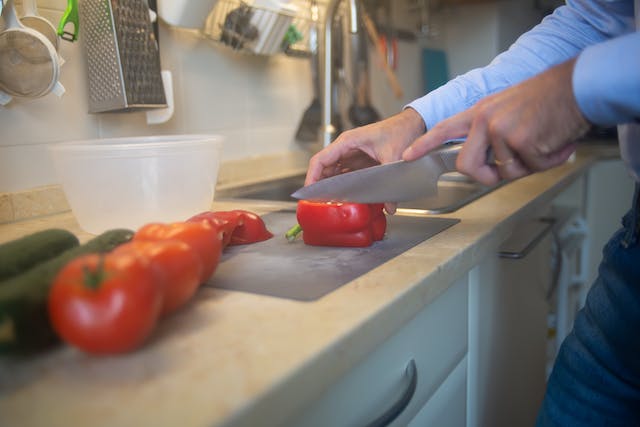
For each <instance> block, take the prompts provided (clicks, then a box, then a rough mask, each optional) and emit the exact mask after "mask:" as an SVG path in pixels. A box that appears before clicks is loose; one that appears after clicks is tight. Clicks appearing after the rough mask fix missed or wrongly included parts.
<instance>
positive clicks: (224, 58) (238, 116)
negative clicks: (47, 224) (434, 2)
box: [0, 0, 532, 192]
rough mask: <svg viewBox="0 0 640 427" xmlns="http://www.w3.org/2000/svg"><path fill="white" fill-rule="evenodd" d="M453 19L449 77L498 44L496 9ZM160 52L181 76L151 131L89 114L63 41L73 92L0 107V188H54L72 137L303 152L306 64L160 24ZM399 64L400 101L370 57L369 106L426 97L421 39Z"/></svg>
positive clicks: (229, 156) (50, 9)
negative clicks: (203, 136) (167, 109)
mask: <svg viewBox="0 0 640 427" xmlns="http://www.w3.org/2000/svg"><path fill="white" fill-rule="evenodd" d="M504 1H506V2H509V1H510V0H504ZM517 1H518V2H521V1H525V0H517ZM526 1H527V2H529V1H530V0H526ZM531 1H532V0H531ZM18 6H20V4H19V3H18ZM38 7H39V11H40V13H41V14H42V15H43V16H45V17H46V18H48V19H50V20H52V21H53V22H55V23H57V22H58V21H59V19H60V16H61V14H62V11H63V10H64V8H65V7H66V0H38ZM448 13H449V15H448V18H445V21H444V23H445V24H446V26H447V37H448V38H447V39H446V40H447V42H446V46H445V47H446V49H447V50H448V52H449V54H450V61H451V67H450V68H451V70H452V73H459V72H464V71H466V70H467V69H470V68H473V67H476V66H480V65H484V64H485V63H487V62H488V61H489V60H491V58H492V56H493V55H495V53H497V46H498V44H499V41H498V40H499V36H498V31H497V30H496V26H497V22H498V17H499V10H498V8H497V6H496V5H495V4H492V3H488V4H484V5H478V6H469V7H464V8H457V9H456V10H453V11H449V12H448ZM399 18H400V19H411V17H405V18H403V17H402V16H400V17H399ZM411 25H413V24H411ZM80 37H82V23H81V27H80ZM160 46H161V61H162V66H163V68H165V69H169V70H171V71H172V73H173V77H174V93H175V97H176V107H175V114H174V116H173V118H172V119H171V120H170V121H169V122H167V123H165V124H162V125H155V126H148V125H147V124H146V121H145V115H144V113H139V112H136V113H117V114H114V113H109V114H99V115H90V114H88V113H87V89H86V81H87V78H86V74H85V67H84V62H83V49H82V46H81V43H80V42H77V43H69V42H65V41H63V42H61V50H60V53H61V55H62V57H64V59H65V60H66V63H65V64H64V66H63V67H62V72H61V82H62V84H63V85H64V86H65V88H66V94H65V95H64V96H63V97H62V98H57V97H56V96H55V95H52V94H49V95H47V96H46V97H44V98H40V99H31V100H24V99H18V100H14V101H12V102H11V103H10V104H9V105H7V106H6V107H0V129H2V131H1V133H0V135H1V136H0V192H10V191H19V190H24V189H29V188H34V187H38V186H42V185H48V184H53V183H56V181H57V180H56V177H55V173H54V171H53V169H52V166H51V164H50V160H49V157H48V153H47V146H48V145H49V144H52V143H56V142H61V141H67V140H75V139H85V138H104V137H114V136H130V135H151V134H178V133H203V132H209V133H217V134H222V135H223V136H224V137H225V138H226V140H225V145H224V148H223V160H233V159H242V158H247V157H254V156H260V155H265V154H277V153H283V152H287V151H290V150H297V149H299V146H298V145H297V143H296V142H295V141H293V135H294V134H295V131H296V128H297V126H298V122H299V120H300V117H301V116H302V113H303V111H304V110H305V108H306V107H307V106H308V104H309V103H310V101H311V97H312V90H311V76H310V66H309V62H308V61H306V60H302V59H297V58H290V57H287V56H284V55H277V56H272V57H268V58H265V57H257V56H252V55H249V54H241V53H237V52H233V51H230V50H229V49H228V48H226V47H225V46H222V45H219V44H217V43H215V42H211V41H208V40H205V39H203V38H201V37H199V36H197V35H196V34H194V33H192V32H188V31H183V30H176V29H171V28H169V27H168V26H166V25H161V32H160ZM399 59H400V65H399V68H398V70H397V74H398V76H399V79H400V81H401V83H402V85H403V87H404V91H405V95H404V97H403V99H399V100H398V99H395V98H394V97H393V95H392V92H391V90H390V89H389V86H388V84H387V83H386V81H385V79H384V77H383V74H382V71H381V70H380V67H379V66H377V65H376V58H375V56H373V55H372V56H371V67H372V84H373V88H372V92H373V93H372V100H373V104H374V106H375V107H376V109H377V110H378V111H379V112H380V113H381V115H382V116H389V115H391V114H394V113H395V112H397V111H399V110H400V109H401V108H402V106H403V105H404V104H405V103H407V102H408V101H410V100H412V99H414V98H415V97H418V96H420V95H421V94H422V78H421V75H422V74H421V70H420V43H408V42H401V43H400V45H399Z"/></svg>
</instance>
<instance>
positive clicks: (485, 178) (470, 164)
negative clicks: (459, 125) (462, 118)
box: [456, 122, 500, 185]
mask: <svg viewBox="0 0 640 427" xmlns="http://www.w3.org/2000/svg"><path fill="white" fill-rule="evenodd" d="M489 146H490V143H489V137H488V135H487V132H486V128H485V126H484V125H483V124H482V123H479V122H476V123H474V124H473V126H472V127H471V129H470V130H469V134H468V135H467V141H466V142H465V143H464V145H463V146H462V150H460V154H459V155H458V159H457V161H456V168H457V169H458V171H459V172H461V173H463V174H465V175H467V176H469V177H471V178H472V179H474V180H476V181H478V182H480V183H482V184H484V185H495V184H497V183H498V182H499V181H500V175H499V174H498V170H497V169H496V167H495V166H494V165H490V164H488V163H487V149H488V148H489Z"/></svg>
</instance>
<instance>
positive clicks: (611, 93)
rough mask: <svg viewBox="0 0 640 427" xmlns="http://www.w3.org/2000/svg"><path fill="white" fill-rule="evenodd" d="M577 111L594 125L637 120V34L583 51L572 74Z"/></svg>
mask: <svg viewBox="0 0 640 427" xmlns="http://www.w3.org/2000/svg"><path fill="white" fill-rule="evenodd" d="M573 92H574V94H575V97H576V101H577V102H578V106H579V107H580V110H582V112H583V114H584V115H585V117H586V118H587V119H588V120H589V121H591V122H592V123H594V124H597V125H601V126H612V125H616V124H621V123H630V122H633V121H634V120H638V118H640V32H635V33H631V34H628V35H626V36H622V37H619V38H615V39H612V40H609V41H606V42H604V43H600V44H597V45H594V46H591V47H588V48H587V49H585V50H584V52H582V53H581V54H580V56H579V57H578V60H577V62H576V66H575V69H574V71H573Z"/></svg>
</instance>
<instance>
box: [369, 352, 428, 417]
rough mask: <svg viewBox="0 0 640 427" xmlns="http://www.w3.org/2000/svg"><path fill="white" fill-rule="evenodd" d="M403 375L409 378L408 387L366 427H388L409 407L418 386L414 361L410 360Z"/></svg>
mask: <svg viewBox="0 0 640 427" xmlns="http://www.w3.org/2000/svg"><path fill="white" fill-rule="evenodd" d="M405 375H406V376H408V377H409V386H408V387H407V389H406V390H405V391H404V393H402V396H400V398H399V399H398V400H397V401H396V402H395V403H394V404H393V405H391V407H390V408H389V409H388V410H387V411H386V412H385V413H384V414H382V415H380V416H379V417H378V418H376V419H375V420H373V421H371V422H370V423H368V424H366V427H383V426H388V425H389V424H391V422H393V421H394V420H395V419H396V418H398V417H399V416H400V414H402V412H403V411H404V410H405V409H406V408H407V406H409V402H411V399H413V395H414V394H415V392H416V385H417V384H418V369H416V362H415V360H413V359H411V360H410V361H409V363H408V364H407V368H406V369H405Z"/></svg>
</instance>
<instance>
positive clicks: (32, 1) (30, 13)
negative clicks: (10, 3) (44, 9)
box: [20, 0, 58, 50]
mask: <svg viewBox="0 0 640 427" xmlns="http://www.w3.org/2000/svg"><path fill="white" fill-rule="evenodd" d="M22 8H23V12H24V14H23V16H22V17H21V18H20V22H21V23H22V25H24V26H25V27H28V28H32V29H34V30H36V31H38V32H39V33H40V34H42V35H43V36H45V37H46V38H47V40H49V41H50V42H51V44H52V45H53V47H54V48H55V49H56V50H58V34H57V33H56V29H55V27H54V26H53V24H52V23H51V22H49V21H48V20H47V19H45V18H43V17H42V16H40V15H39V14H38V8H37V7H36V0H22Z"/></svg>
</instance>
